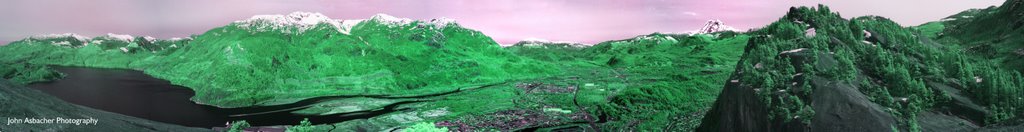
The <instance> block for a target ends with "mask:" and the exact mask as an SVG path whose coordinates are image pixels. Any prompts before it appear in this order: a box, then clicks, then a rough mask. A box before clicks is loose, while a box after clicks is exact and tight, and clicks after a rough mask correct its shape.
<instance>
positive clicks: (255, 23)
mask: <svg viewBox="0 0 1024 132" xmlns="http://www.w3.org/2000/svg"><path fill="white" fill-rule="evenodd" d="M234 23H236V24H239V25H241V26H242V27H250V28H254V29H255V30H259V31H266V30H282V31H285V32H293V31H292V29H289V28H290V27H296V28H297V29H295V30H297V31H294V32H303V31H306V30H309V29H312V28H313V27H314V26H316V25H317V24H320V23H327V24H329V25H331V26H333V27H334V28H335V29H337V30H338V32H342V33H345V34H348V30H349V29H351V27H344V26H343V24H342V23H343V20H335V19H331V18H330V17H327V16H325V15H323V14H320V13H315V12H292V13H291V14H288V15H256V16H252V17H251V18H249V19H246V20H240V21H235V22H234ZM357 23H358V22H357ZM354 25H355V24H351V26H354Z"/></svg>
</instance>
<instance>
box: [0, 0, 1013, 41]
mask: <svg viewBox="0 0 1024 132" xmlns="http://www.w3.org/2000/svg"><path fill="white" fill-rule="evenodd" d="M880 2H884V3H887V4H884V5H880V4H875V3H880ZM819 3H820V4H824V5H827V6H830V7H831V8H832V9H833V10H834V11H837V12H839V13H840V14H842V15H843V17H845V18H850V17H855V16H864V15H878V16H884V17H887V18H891V19H893V20H894V21H896V22H898V23H900V24H901V25H903V26H913V25H918V24H922V23H925V22H929V21H937V20H940V19H941V18H943V17H946V16H949V15H952V14H955V13H957V12H959V11H963V10H966V9H971V8H985V7H989V6H993V5H997V4H999V3H1001V1H998V0H976V1H956V2H934V1H923V0H912V1H898V2H889V1H884V0H868V1H814V0H795V1H735V0H729V1H664V0H645V1H627V2H623V1H586V2H583V1H573V0H561V1H527V2H520V1H511V0H499V1H465V0H444V1H430V2H426V1H401V2H380V1H325V0H309V1H244V2H243V1H200V0H184V1H151V0H144V1H123V0H99V1H64V0H31V1H29V0H14V1H12V2H11V3H10V4H4V5H0V11H2V12H5V13H0V18H6V19H8V21H4V22H0V29H5V30H2V31H0V43H3V44H6V43H9V42H11V41H15V40H19V39H22V38H26V37H29V36H33V35H40V34H55V33H76V34H81V35H84V36H90V37H94V36H99V35H104V34H107V33H114V34H129V35H136V36H153V37H156V38H160V39H167V38H172V37H187V36H189V35H192V34H201V33H203V32H205V31H206V30H209V29H212V28H215V27H220V26H224V25H227V24H229V23H231V22H232V21H236V20H244V19H247V18H249V17H251V16H254V15H269V14H288V13H291V12H319V13H322V14H324V15H326V16H328V17H330V18H333V19H367V18H369V17H370V16H372V15H374V14H389V15H392V16H396V17H399V18H410V19H414V20H429V19H431V18H440V17H446V18H452V19H455V20H456V21H457V22H458V23H459V24H461V25H462V26H464V27H467V28H470V29H475V30H479V31H481V32H483V33H484V34H487V35H488V36H491V37H493V39H494V40H495V41H497V42H498V43H499V44H512V43H515V42H518V41H520V40H523V39H528V38H538V39H546V40H552V41H573V42H580V43H585V44H594V43H598V42H603V41H608V40H618V39H626V38H630V37H634V36H638V35H644V34H650V33H654V32H668V33H681V32H687V31H693V30H697V29H698V28H700V27H701V26H703V24H704V23H705V22H706V21H708V20H714V19H718V20H722V21H723V22H724V23H725V24H726V25H729V26H732V27H735V28H737V29H739V30H744V31H745V30H747V29H751V28H758V27H760V26H763V25H765V24H767V23H771V22H773V21H775V20H777V19H778V17H781V16H782V15H784V13H785V12H786V11H787V10H788V8H789V7H793V6H814V5H817V4H819ZM922 3H923V4H926V5H928V6H929V7H934V8H898V7H909V6H920V4H922ZM584 23H586V24H584Z"/></svg>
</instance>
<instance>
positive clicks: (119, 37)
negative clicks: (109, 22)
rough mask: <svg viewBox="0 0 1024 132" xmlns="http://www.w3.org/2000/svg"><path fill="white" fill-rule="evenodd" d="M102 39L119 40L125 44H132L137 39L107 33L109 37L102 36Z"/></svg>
mask: <svg viewBox="0 0 1024 132" xmlns="http://www.w3.org/2000/svg"><path fill="white" fill-rule="evenodd" d="M100 38H106V39H109V40H119V41H124V42H132V40H133V39H135V37H132V36H131V35H123V34H113V33H107V35H103V36H100Z"/></svg>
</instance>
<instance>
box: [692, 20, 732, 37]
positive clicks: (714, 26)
mask: <svg viewBox="0 0 1024 132" xmlns="http://www.w3.org/2000/svg"><path fill="white" fill-rule="evenodd" d="M720 31H739V30H737V29H736V28H733V27H732V26H728V25H725V22H722V20H718V19H714V20H708V22H707V23H705V24H704V26H703V27H701V28H700V30H697V31H690V32H689V33H690V34H708V33H714V32H720Z"/></svg>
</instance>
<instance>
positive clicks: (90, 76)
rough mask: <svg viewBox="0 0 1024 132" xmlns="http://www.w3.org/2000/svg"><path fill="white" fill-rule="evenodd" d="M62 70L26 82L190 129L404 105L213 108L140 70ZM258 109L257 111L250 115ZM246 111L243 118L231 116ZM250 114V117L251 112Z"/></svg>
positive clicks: (319, 120) (362, 115)
mask: <svg viewBox="0 0 1024 132" xmlns="http://www.w3.org/2000/svg"><path fill="white" fill-rule="evenodd" d="M53 68H55V69H56V70H57V71H59V72H61V73H64V74H66V75H67V76H66V77H65V78H63V79H59V80H56V81H50V82H40V83H33V84H29V85H28V86H29V87H32V88H35V89H39V90H41V91H43V92H45V93H48V94H50V95H53V96H56V97H58V98H60V99H62V100H64V101H67V102H70V103H74V104H78V105H82V106H86V107H90V108H95V109H100V110H104V111H109V112H113V113H120V114H123V115H128V116H133V117H139V118H143V119H149V120H153V121H159V122H164V123H171V124H178V125H183V126H190V127H202V128H211V127H223V126H224V124H225V123H226V122H228V121H235V120H246V121H247V122H249V123H250V124H252V125H255V126H271V125H294V124H298V123H299V121H301V120H302V119H304V118H308V119H309V120H310V121H311V122H313V123H314V124H324V123H336V122H342V121H347V120H353V119H366V118H370V117H374V116H378V115H382V114H387V113H390V112H394V111H397V110H396V109H395V108H396V106H398V105H401V104H404V103H396V104H393V105H390V106H387V107H386V108H384V109H381V110H374V111H366V112H357V113H343V114H334V115H324V116H307V115H294V114H290V112H291V111H294V110H296V109H294V108H297V107H303V106H307V105H311V104H314V103H316V102H320V101H322V100H327V99H332V98H338V97H323V98H313V99H306V100H303V101H299V102H296V103H292V104H285V105H277V106H260V107H247V108H218V107H212V106H207V105H200V104H196V103H194V102H192V101H191V100H189V98H191V97H192V96H193V95H195V93H194V92H193V91H192V90H191V89H189V88H187V87H182V86H177V85H173V84H171V83H170V82H169V81H166V80H162V79H158V78H154V77H152V76H149V75H146V74H145V73H143V72H141V71H135V70H124V69H103V68H83V67H63V66H55V67H53ZM253 113H260V114H253ZM239 114H246V116H230V115H239ZM250 114H252V115H250Z"/></svg>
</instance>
